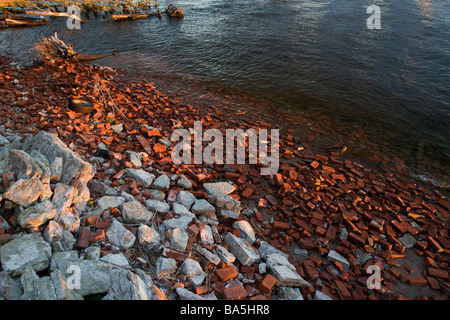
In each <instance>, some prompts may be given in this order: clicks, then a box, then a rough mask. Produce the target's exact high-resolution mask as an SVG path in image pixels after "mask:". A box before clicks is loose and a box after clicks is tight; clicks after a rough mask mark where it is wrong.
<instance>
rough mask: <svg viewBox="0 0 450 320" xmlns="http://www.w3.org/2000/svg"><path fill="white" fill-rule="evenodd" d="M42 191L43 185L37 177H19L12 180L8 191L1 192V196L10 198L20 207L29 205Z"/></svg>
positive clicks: (43, 190)
mask: <svg viewBox="0 0 450 320" xmlns="http://www.w3.org/2000/svg"><path fill="white" fill-rule="evenodd" d="M44 192H45V186H44V184H43V183H42V182H41V180H39V179H38V178H32V179H20V180H17V181H16V182H14V183H13V184H12V185H11V186H10V187H9V189H8V191H6V192H5V193H3V198H4V199H8V200H11V201H12V202H14V203H17V204H19V205H21V206H22V207H29V206H30V205H31V204H32V203H33V202H34V201H36V200H37V199H39V197H41V196H42V195H43V194H44Z"/></svg>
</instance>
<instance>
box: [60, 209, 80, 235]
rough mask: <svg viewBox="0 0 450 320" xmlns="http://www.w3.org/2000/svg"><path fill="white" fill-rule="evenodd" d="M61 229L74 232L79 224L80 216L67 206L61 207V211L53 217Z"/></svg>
mask: <svg viewBox="0 0 450 320" xmlns="http://www.w3.org/2000/svg"><path fill="white" fill-rule="evenodd" d="M54 220H55V221H56V222H58V223H59V224H60V225H61V226H62V227H63V229H66V230H70V231H71V232H75V231H76V230H77V229H78V227H79V226H80V218H79V217H78V214H77V213H76V212H74V211H72V210H69V209H67V208H65V209H62V211H61V213H60V214H59V215H58V216H57V217H56V218H55V219H54Z"/></svg>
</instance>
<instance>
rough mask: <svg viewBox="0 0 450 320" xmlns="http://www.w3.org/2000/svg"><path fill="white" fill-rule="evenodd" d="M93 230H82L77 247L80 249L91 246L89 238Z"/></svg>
mask: <svg viewBox="0 0 450 320" xmlns="http://www.w3.org/2000/svg"><path fill="white" fill-rule="evenodd" d="M91 235H92V231H91V230H87V229H85V230H83V231H82V232H81V235H80V238H79V239H78V243H77V247H78V249H86V248H87V247H89V239H90V238H91Z"/></svg>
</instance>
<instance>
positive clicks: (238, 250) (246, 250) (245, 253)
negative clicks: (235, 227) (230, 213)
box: [225, 232, 261, 266]
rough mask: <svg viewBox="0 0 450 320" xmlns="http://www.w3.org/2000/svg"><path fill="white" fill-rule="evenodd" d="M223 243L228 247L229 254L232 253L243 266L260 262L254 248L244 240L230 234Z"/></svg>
mask: <svg viewBox="0 0 450 320" xmlns="http://www.w3.org/2000/svg"><path fill="white" fill-rule="evenodd" d="M225 243H226V244H227V245H229V246H230V248H231V253H233V254H234V255H235V256H236V258H237V259H238V260H239V261H240V262H241V264H243V265H244V266H251V265H253V264H254V263H258V262H260V261H261V258H260V257H259V255H258V251H257V250H256V249H255V248H254V247H252V246H251V245H250V244H249V243H248V242H247V241H245V240H244V239H242V238H238V237H236V236H235V235H234V234H232V233H230V232H228V233H227V235H226V236H225Z"/></svg>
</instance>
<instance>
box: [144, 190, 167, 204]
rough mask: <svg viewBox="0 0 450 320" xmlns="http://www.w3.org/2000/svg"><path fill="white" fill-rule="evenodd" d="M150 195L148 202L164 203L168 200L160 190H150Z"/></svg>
mask: <svg viewBox="0 0 450 320" xmlns="http://www.w3.org/2000/svg"><path fill="white" fill-rule="evenodd" d="M148 194H149V196H148V200H157V201H163V200H164V199H165V198H166V194H165V193H164V192H162V191H161V190H158V189H150V190H148ZM146 199H147V198H146Z"/></svg>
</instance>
